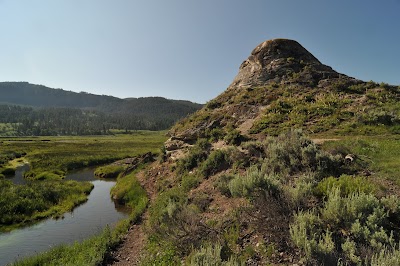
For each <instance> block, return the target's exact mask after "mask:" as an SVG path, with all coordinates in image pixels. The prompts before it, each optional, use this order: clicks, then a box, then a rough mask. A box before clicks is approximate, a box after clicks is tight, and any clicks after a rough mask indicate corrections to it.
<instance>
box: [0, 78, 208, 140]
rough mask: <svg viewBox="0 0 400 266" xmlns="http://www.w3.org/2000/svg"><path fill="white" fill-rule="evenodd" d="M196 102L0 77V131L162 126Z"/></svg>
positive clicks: (100, 131)
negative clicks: (74, 89) (100, 92)
mask: <svg viewBox="0 0 400 266" xmlns="http://www.w3.org/2000/svg"><path fill="white" fill-rule="evenodd" d="M201 106H202V105H201V104H197V103H192V102H189V101H181V100H170V99H165V98H162V97H147V98H127V99H120V98H116V97H113V96H106V95H95V94H90V93H86V92H80V93H76V92H71V91H65V90H62V89H52V88H48V87H45V86H42V85H34V84H30V83H27V82H0V135H59V134H61V135H65V134H72V135H81V134H108V133H109V132H110V130H111V129H121V130H139V129H147V130H163V129H167V128H169V127H171V126H172V125H173V124H174V123H175V122H176V121H177V120H179V119H181V118H182V117H185V116H187V115H188V114H191V113H193V112H195V111H196V110H198V109H200V108H201Z"/></svg>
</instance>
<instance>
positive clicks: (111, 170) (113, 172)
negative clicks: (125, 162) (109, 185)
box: [94, 165, 125, 178]
mask: <svg viewBox="0 0 400 266" xmlns="http://www.w3.org/2000/svg"><path fill="white" fill-rule="evenodd" d="M124 170H125V167H124V166H122V165H106V166H101V167H98V168H96V170H95V171H94V174H95V175H96V176H98V177H101V178H117V177H118V175H119V174H120V173H122V172H123V171H124Z"/></svg>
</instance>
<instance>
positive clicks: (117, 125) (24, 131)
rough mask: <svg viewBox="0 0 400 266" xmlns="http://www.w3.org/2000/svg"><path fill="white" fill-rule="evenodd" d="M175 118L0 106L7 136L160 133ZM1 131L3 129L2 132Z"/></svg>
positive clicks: (2, 126) (0, 116) (0, 121)
mask: <svg viewBox="0 0 400 266" xmlns="http://www.w3.org/2000/svg"><path fill="white" fill-rule="evenodd" d="M175 119H176V118H173V117H171V118H167V117H153V118H152V117H150V116H147V117H146V116H135V115H132V114H128V113H112V114H106V113H104V112H100V111H95V110H82V109H77V108H55V107H49V108H33V107H22V106H15V105H0V123H2V124H3V125H0V131H3V134H4V133H5V132H4V131H5V130H4V128H5V127H7V128H8V130H7V131H8V132H12V133H11V134H10V133H8V135H20V136H54V135H100V134H110V130H111V129H119V130H126V131H128V130H163V129H167V128H168V127H170V126H171V125H172V124H173V123H174V122H175ZM1 129H3V130H1Z"/></svg>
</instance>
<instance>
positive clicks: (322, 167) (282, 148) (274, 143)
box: [263, 130, 342, 176]
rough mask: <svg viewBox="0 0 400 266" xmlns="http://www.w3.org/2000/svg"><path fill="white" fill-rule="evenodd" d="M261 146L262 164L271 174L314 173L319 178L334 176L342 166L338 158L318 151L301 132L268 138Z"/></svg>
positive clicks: (295, 131)
mask: <svg viewBox="0 0 400 266" xmlns="http://www.w3.org/2000/svg"><path fill="white" fill-rule="evenodd" d="M263 145H264V150H265V151H264V153H265V160H264V162H265V163H266V164H267V165H268V169H269V171H270V172H273V173H282V174H285V173H286V174H294V173H296V172H302V171H309V172H314V171H315V172H317V173H318V175H319V176H326V175H329V174H336V173H337V171H338V169H340V165H341V164H342V160H341V157H340V156H332V155H331V154H328V153H326V152H324V151H322V150H320V149H319V148H318V147H317V146H316V145H315V143H314V142H312V141H311V140H310V139H308V138H306V137H305V136H304V135H303V133H302V131H301V130H294V131H289V132H288V133H286V134H282V135H279V137H277V138H268V139H267V140H266V141H265V142H264V143H263Z"/></svg>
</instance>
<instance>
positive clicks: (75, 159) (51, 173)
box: [0, 131, 166, 231]
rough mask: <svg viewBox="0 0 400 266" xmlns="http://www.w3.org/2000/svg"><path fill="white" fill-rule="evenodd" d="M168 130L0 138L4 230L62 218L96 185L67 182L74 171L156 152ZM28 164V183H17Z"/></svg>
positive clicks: (0, 207)
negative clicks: (14, 177) (16, 174)
mask: <svg viewBox="0 0 400 266" xmlns="http://www.w3.org/2000/svg"><path fill="white" fill-rule="evenodd" d="M165 139H166V137H165V132H150V131H138V132H135V133H132V134H129V135H128V134H118V135H113V136H87V137H86V136H82V137H20V138H1V139H0V192H1V195H2V197H1V199H0V217H1V218H0V231H9V230H12V229H14V228H16V227H19V226H23V225H26V224H30V223H33V222H36V221H38V220H40V219H43V218H46V217H50V216H52V217H58V216H61V215H62V214H63V213H65V212H67V211H70V210H72V209H73V208H74V207H75V206H77V205H79V204H81V203H83V202H85V201H86V200H87V195H88V194H89V193H90V191H91V190H92V188H93V186H92V185H91V184H90V183H88V182H79V183H78V182H77V181H65V180H63V178H64V177H65V175H66V173H67V172H68V171H69V170H72V169H79V168H83V167H87V166H96V165H101V164H105V163H110V162H113V161H116V160H119V159H123V158H127V157H134V156H137V155H140V154H143V153H146V152H153V153H157V152H158V151H159V150H160V147H161V146H162V143H163V142H164V141H165ZM26 163H29V165H30V168H31V169H30V170H29V171H28V172H26V173H25V178H26V179H27V180H30V182H28V183H27V184H25V185H14V184H13V183H12V182H11V181H9V180H7V177H9V176H12V175H13V174H14V171H15V169H16V167H17V166H18V165H21V164H26Z"/></svg>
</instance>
